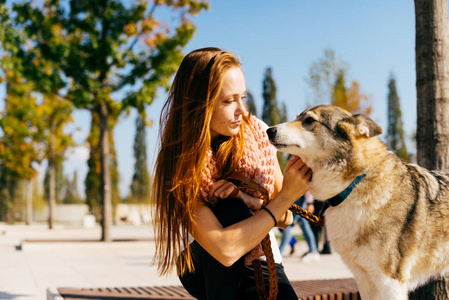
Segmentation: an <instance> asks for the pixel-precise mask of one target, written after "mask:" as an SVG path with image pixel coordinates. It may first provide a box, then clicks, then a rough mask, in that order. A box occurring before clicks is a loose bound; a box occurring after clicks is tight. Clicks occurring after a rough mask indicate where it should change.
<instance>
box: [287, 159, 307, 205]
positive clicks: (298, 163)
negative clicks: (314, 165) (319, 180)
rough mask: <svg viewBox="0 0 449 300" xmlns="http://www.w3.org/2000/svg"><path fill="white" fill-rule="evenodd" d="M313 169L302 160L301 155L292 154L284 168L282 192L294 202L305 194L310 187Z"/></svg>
mask: <svg viewBox="0 0 449 300" xmlns="http://www.w3.org/2000/svg"><path fill="white" fill-rule="evenodd" d="M311 178H312V170H311V169H310V168H309V167H308V166H307V165H306V164H305V163H304V162H303V161H302V160H301V158H300V157H299V156H292V158H291V159H290V160H289V162H288V163H287V166H286V167H285V170H284V181H283V183H282V190H281V192H282V193H283V194H284V195H285V196H286V197H288V198H290V199H292V203H293V202H294V201H296V199H298V198H299V197H301V196H302V195H304V194H305V192H307V190H308V189H309V188H310V187H309V184H310V180H311Z"/></svg>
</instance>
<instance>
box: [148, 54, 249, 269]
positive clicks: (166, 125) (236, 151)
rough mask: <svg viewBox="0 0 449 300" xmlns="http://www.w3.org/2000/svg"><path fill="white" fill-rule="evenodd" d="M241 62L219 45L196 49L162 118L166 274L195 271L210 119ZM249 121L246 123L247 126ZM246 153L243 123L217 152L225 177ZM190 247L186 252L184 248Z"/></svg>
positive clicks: (159, 185)
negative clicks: (193, 243) (229, 74)
mask: <svg viewBox="0 0 449 300" xmlns="http://www.w3.org/2000/svg"><path fill="white" fill-rule="evenodd" d="M240 66H241V63H240V61H239V60H238V59H237V58H236V57H235V56H234V55H232V54H231V53H229V52H227V51H223V50H221V49H219V48H203V49H198V50H195V51H192V52H190V53H189V54H188V55H186V56H185V57H184V59H183V61H182V62H181V65H180V67H179V69H178V71H177V73H176V75H175V78H174V81H173V84H172V87H171V89H170V91H169V94H168V97H167V100H166V102H165V104H164V107H163V110H162V114H161V118H160V129H159V138H160V150H159V153H158V156H157V159H156V164H155V174H154V181H153V189H152V197H153V199H154V200H155V204H156V205H155V209H154V216H153V220H154V224H153V225H154V229H155V238H156V253H155V257H154V261H153V262H157V264H158V271H159V273H160V274H161V275H164V274H167V273H170V272H171V271H172V270H173V267H174V265H175V264H176V263H177V258H178V256H179V255H183V259H181V260H179V261H180V262H181V263H179V264H178V274H184V273H185V272H186V271H189V272H191V271H193V264H192V257H191V255H190V251H189V249H190V248H189V232H191V231H192V229H193V224H194V222H195V212H196V208H197V203H198V200H199V198H200V184H201V179H202V173H203V171H204V169H205V168H207V167H208V163H209V162H208V160H207V158H208V152H209V150H210V149H211V136H210V120H211V118H212V111H213V108H214V105H215V103H216V100H217V97H218V95H219V92H220V89H221V86H222V81H223V75H224V73H225V72H226V71H228V70H229V69H230V68H234V67H240ZM246 123H247V122H245V121H244V123H243V125H244V124H246ZM242 152H243V126H241V128H240V131H239V133H238V134H237V135H236V136H232V137H228V138H225V140H224V141H223V143H221V144H220V147H219V148H218V149H217V151H216V152H215V157H216V159H217V165H218V167H219V169H220V170H222V176H226V173H228V172H230V171H232V170H233V169H235V168H236V166H237V164H238V161H239V160H240V157H241V156H242ZM182 249H186V251H182V253H181V250H182Z"/></svg>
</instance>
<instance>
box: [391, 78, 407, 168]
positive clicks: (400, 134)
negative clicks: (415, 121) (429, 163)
mask: <svg viewBox="0 0 449 300" xmlns="http://www.w3.org/2000/svg"><path fill="white" fill-rule="evenodd" d="M387 146H388V148H389V149H390V150H392V151H394V152H395V153H396V154H397V155H398V156H399V157H400V158H401V159H403V160H404V161H406V162H409V161H410V159H409V155H408V152H407V146H406V144H405V134H404V129H403V127H402V111H401V106H400V103H399V96H398V93H397V91H396V79H395V78H394V76H393V74H391V75H390V79H389V80H388V131H387Z"/></svg>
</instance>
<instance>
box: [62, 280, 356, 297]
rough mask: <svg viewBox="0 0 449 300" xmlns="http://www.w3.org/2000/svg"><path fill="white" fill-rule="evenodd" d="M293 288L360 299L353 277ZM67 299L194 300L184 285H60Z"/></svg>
mask: <svg viewBox="0 0 449 300" xmlns="http://www.w3.org/2000/svg"><path fill="white" fill-rule="evenodd" d="M291 284H292V286H293V288H294V289H295V292H296V294H297V295H298V298H299V299H302V300H359V299H361V298H360V295H359V292H358V288H357V284H356V282H355V280H354V279H353V278H345V279H330V280H304V281H292V282H291ZM58 291H59V294H60V295H61V296H62V298H63V299H64V300H81V299H89V300H106V299H107V300H112V299H121V300H125V299H160V300H163V299H164V300H165V299H176V300H183V299H194V298H193V297H192V296H190V294H189V293H187V292H186V290H185V289H184V288H183V287H181V286H156V287H121V288H94V289H88V288H87V289H71V288H60V289H58Z"/></svg>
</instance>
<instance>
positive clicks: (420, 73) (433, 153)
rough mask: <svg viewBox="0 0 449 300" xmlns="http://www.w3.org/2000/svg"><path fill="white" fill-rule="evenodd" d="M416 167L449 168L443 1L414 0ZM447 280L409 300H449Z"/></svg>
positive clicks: (448, 34) (448, 43) (448, 60)
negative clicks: (416, 115)
mask: <svg viewBox="0 0 449 300" xmlns="http://www.w3.org/2000/svg"><path fill="white" fill-rule="evenodd" d="M415 27H416V38H415V51H416V57H415V59H416V95H417V112H418V126H417V134H416V139H417V150H418V151H417V156H418V164H419V165H421V166H422V167H425V168H428V169H447V168H449V115H448V114H447V111H449V70H448V68H447V65H448V64H449V48H448V47H449V30H448V12H447V1H446V0H415ZM447 283H448V279H447V278H444V277H440V278H438V279H436V280H432V281H430V282H429V283H428V284H426V285H425V286H423V287H421V288H418V289H417V290H416V291H414V292H413V293H411V295H410V299H448V298H449V297H448V295H449V291H448V288H447Z"/></svg>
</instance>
